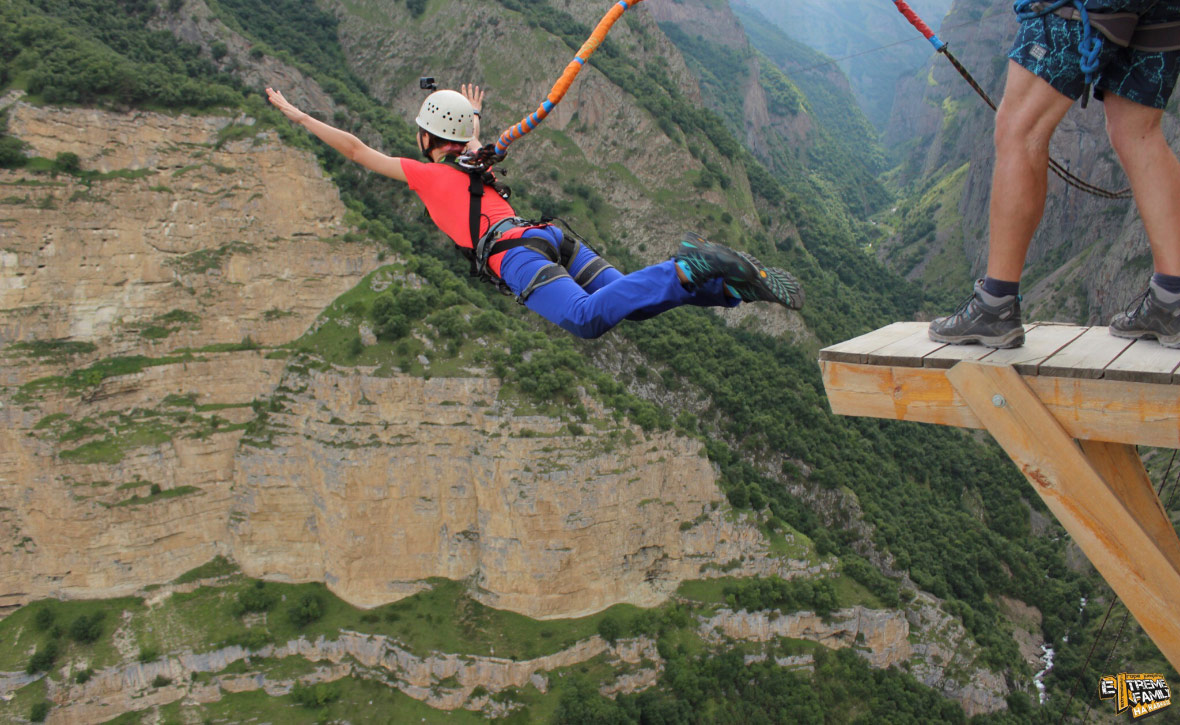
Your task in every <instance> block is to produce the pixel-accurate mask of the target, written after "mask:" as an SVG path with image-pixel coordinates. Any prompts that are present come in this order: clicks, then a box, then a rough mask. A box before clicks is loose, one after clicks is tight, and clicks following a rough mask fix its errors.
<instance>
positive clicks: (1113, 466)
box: [1078, 440, 1180, 607]
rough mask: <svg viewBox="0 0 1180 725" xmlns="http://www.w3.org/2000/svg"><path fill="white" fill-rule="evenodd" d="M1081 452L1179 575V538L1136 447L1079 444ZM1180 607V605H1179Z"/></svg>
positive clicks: (1093, 443) (1100, 443)
mask: <svg viewBox="0 0 1180 725" xmlns="http://www.w3.org/2000/svg"><path fill="white" fill-rule="evenodd" d="M1078 443H1080V444H1081V445H1082V452H1083V453H1085V454H1086V458H1089V459H1090V463H1091V464H1093V466H1094V468H1095V470H1097V471H1098V473H1099V474H1101V475H1102V478H1103V479H1104V480H1105V481H1106V483H1107V485H1108V486H1110V488H1111V489H1112V490H1113V491H1114V495H1115V496H1117V497H1118V499H1119V500H1120V501H1122V502H1123V505H1124V506H1126V507H1127V511H1129V512H1130V513H1131V515H1132V516H1134V517H1135V520H1136V521H1138V522H1139V525H1140V526H1142V527H1143V530H1144V531H1145V532H1147V535H1148V536H1150V537H1151V538H1152V539H1153V540H1154V541H1155V542H1156V543H1157V544H1159V547H1160V550H1161V551H1163V552H1164V556H1166V557H1168V561H1170V562H1172V566H1173V567H1174V568H1175V569H1176V571H1180V538H1178V537H1177V536H1176V529H1174V528H1172V520H1171V519H1170V518H1168V514H1167V511H1165V510H1164V504H1163V502H1162V501H1160V497H1159V496H1158V495H1157V494H1156V492H1155V487H1154V486H1152V484H1151V478H1150V477H1149V476H1148V475H1147V470H1146V469H1145V468H1144V467H1143V459H1141V458H1140V457H1139V451H1137V450H1135V446H1131V445H1127V444H1125V443H1107V442H1106V441H1085V440H1083V441H1078ZM1177 606H1178V607H1180V603H1177Z"/></svg>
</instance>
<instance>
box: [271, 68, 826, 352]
mask: <svg viewBox="0 0 1180 725" xmlns="http://www.w3.org/2000/svg"><path fill="white" fill-rule="evenodd" d="M460 88H461V92H457V91H450V90H444V91H437V92H435V93H432V94H431V95H430V96H429V97H428V98H427V99H426V101H425V102H424V103H423V104H422V109H421V111H420V112H419V114H418V117H417V118H416V119H415V121H416V122H417V124H418V127H419V130H418V148H419V150H420V151H421V152H422V154H423V156H424V157H425V158H426V159H428V160H429V162H430V163H423V162H421V161H415V160H413V159H406V158H397V157H392V156H387V155H385V154H383V153H381V152H379V151H376V150H374V149H372V148H369V147H368V146H366V145H365V144H364V143H363V142H361V140H360V139H358V138H357V137H356V136H354V135H352V134H350V133H348V132H346V131H342V130H340V129H338V128H334V127H332V126H330V125H328V124H326V123H323V122H322V121H318V120H316V119H314V118H312V117H311V116H309V115H308V114H306V113H304V112H303V111H301V110H299V109H298V108H296V107H295V106H294V105H292V104H291V103H290V102H289V101H287V100H286V99H285V98H283V95H282V94H281V93H279V92H278V91H275V90H273V89H271V88H268V89H266V90H267V95H268V96H269V99H270V102H271V103H272V104H274V105H275V107H276V108H278V109H279V110H280V111H282V112H283V114H284V115H285V116H287V118H289V119H291V120H292V121H293V122H295V123H297V124H299V125H301V126H303V127H304V128H306V129H307V130H308V131H310V132H311V133H312V134H314V135H315V136H316V137H318V138H319V139H320V140H321V141H323V142H324V143H326V144H328V145H329V146H331V147H332V148H334V149H336V150H337V151H339V152H340V153H342V154H344V155H345V156H346V157H348V158H349V159H351V160H352V161H355V162H357V163H358V164H360V165H362V166H364V167H365V168H367V169H369V170H370V171H375V172H377V173H379V174H383V175H385V176H388V177H390V178H392V179H397V180H398V181H404V182H406V183H407V184H409V187H410V189H412V190H413V191H414V192H415V193H416V194H418V197H419V198H420V199H421V200H422V203H423V204H425V206H426V210H427V212H428V213H429V214H430V218H431V219H432V220H433V221H434V223H435V224H436V225H438V227H439V229H441V230H442V231H443V233H445V234H446V235H447V236H448V237H450V238H451V240H452V241H453V242H454V243H455V244H456V245H457V246H458V247H459V248H460V249H461V250H463V251H465V253H466V254H468V256H474V255H475V253H476V248H477V246H478V247H479V248H480V249H481V250H482V249H483V248H484V247H485V246H486V247H487V248H488V249H490V250H491V254H490V255H487V259H486V260H484V259H480V260H479V262H480V266H481V269H482V270H484V271H486V272H487V273H490V276H491V277H492V278H493V279H494V280H497V281H498V282H499V283H500V284H501V285H502V286H503V287H505V288H507V289H508V290H510V291H511V292H512V294H514V295H516V297H517V299H518V300H519V301H520V302H522V303H523V304H524V305H526V306H527V307H528V308H529V309H531V310H533V311H534V312H536V313H538V314H540V315H541V316H542V317H544V318H545V319H547V320H549V321H550V322H553V323H554V324H556V325H559V326H560V327H562V328H563V329H565V330H568V331H569V332H571V333H573V334H574V335H577V336H578V337H582V338H595V337H598V336H600V335H602V334H603V333H605V332H606V331H608V330H610V329H611V328H612V327H614V326H615V325H617V324H618V323H619V322H620V321H622V320H624V319H630V320H642V319H647V318H649V317H652V316H654V315H657V314H659V313H661V312H664V311H665V310H669V309H672V308H674V307H679V306H680V305H686V304H688V305H698V306H706V307H712V306H716V307H733V306H736V305H738V304H740V303H741V302H742V301H770V302H777V303H779V304H782V305H784V306H785V307H788V308H790V309H799V308H800V307H801V306H802V304H803V291H802V288H801V287H800V286H799V283H798V282H797V281H796V280H795V279H794V277H792V276H791V275H789V274H787V273H786V272H783V271H782V270H778V269H774V268H771V267H764V266H763V265H762V264H761V263H759V262H758V260H756V259H754V258H753V257H751V256H749V255H747V254H743V253H740V252H735V251H733V250H731V249H728V248H726V247H723V246H721V245H719V244H713V243H711V242H707V241H705V240H703V239H700V238H699V237H689V238H686V239H685V241H683V242H681V245H680V250H679V253H678V255H677V257H675V258H674V259H671V260H668V261H666V262H662V263H660V264H655V265H652V266H650V267H645V268H644V269H641V270H638V271H636V272H633V273H631V274H628V275H624V274H622V273H621V272H619V271H618V270H616V269H615V268H614V267H612V266H611V265H610V264H608V263H607V262H606V261H605V260H603V259H601V258H600V257H599V256H598V255H597V254H596V253H595V252H594V251H593V250H592V249H590V248H589V247H587V246H585V245H581V244H578V245H576V246H574V247H572V249H571V248H570V247H568V245H567V247H566V248H567V250H569V255H568V256H569V258H568V260H562V261H565V264H564V265H562V264H559V263H558V262H557V261H555V260H558V258H559V254H558V250H561V249H562V248H563V244H562V242H563V241H564V237H563V234H562V231H561V229H560V228H558V227H555V226H553V225H550V224H534V223H529V222H526V221H524V220H523V219H520V218H518V217H517V216H516V212H514V211H513V209H512V207H511V206H510V205H509V203H508V201H507V199H505V198H503V197H502V196H501V195H500V194H499V193H497V191H496V188H495V186H494V185H487V186H485V188H484V189H483V192H484V193H483V195H482V197H479V199H478V204H479V207H478V209H479V222H478V228H477V229H476V230H475V231H476V232H477V235H478V236H477V237H476V239H473V238H472V236H473V227H475V226H476V225H475V224H474V223H473V222H472V216H473V214H472V211H471V205H472V192H471V185H472V181H471V176H470V175H469V173H468V172H466V171H464V170H461V169H460V168H458V167H457V166H456V165H454V164H453V163H442V162H446V161H448V160H451V161H453V159H454V157H456V156H458V155H460V154H463V153H465V152H467V151H474V150H476V149H478V148H480V143H479V114H480V109H481V108H482V107H483V97H484V94H483V91H482V90H480V88H479V87H478V86H468V85H463V86H461V87H460ZM489 181H490V179H489ZM481 240H483V242H484V243H483V244H481V243H479V242H480V241H481ZM513 240H517V243H516V244H513V243H512V242H513ZM493 242H494V243H495V244H494V246H491V245H492V243H493ZM550 247H551V249H550Z"/></svg>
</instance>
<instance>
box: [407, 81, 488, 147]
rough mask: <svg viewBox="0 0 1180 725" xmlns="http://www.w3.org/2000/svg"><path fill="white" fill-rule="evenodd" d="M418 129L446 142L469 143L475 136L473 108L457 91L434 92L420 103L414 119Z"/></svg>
mask: <svg viewBox="0 0 1180 725" xmlns="http://www.w3.org/2000/svg"><path fill="white" fill-rule="evenodd" d="M414 121H415V122H416V123H417V124H418V126H419V127H420V128H422V129H423V130H425V131H427V132H429V133H432V134H434V135H435V136H438V137H439V138H441V139H446V140H447V141H463V142H466V141H470V140H471V139H472V137H474V136H475V108H474V107H472V105H471V101H469V100H467V98H466V97H465V96H464V95H463V94H462V93H459V92H458V91H435V92H434V93H431V94H430V95H429V96H427V97H426V100H425V101H423V102H422V110H420V111H418V118H416V119H414Z"/></svg>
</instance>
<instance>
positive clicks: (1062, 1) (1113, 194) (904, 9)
mask: <svg viewBox="0 0 1180 725" xmlns="http://www.w3.org/2000/svg"><path fill="white" fill-rule="evenodd" d="M1072 1H1073V0H1057V1H1056V2H1054V3H1044V4H1046V5H1050V6H1053V5H1056V6H1058V7H1057V8H1056V9H1064V6H1065V5H1066V4H1067V3H1069V2H1072ZM1022 3H1025V4H1028V6H1029V11H1031V8H1032V5H1033V4H1037V3H1031V2H1029V0H1018V2H1017V7H1019V6H1020V5H1021V4H1022ZM893 4H894V5H896V6H897V10H898V12H900V13H901V14H902V15H904V16H905V18H906V20H908V21H910V24H911V25H913V26H914V27H915V28H916V29H917V30H918V32H920V33H921V34H922V35H923V36H924V37H925V38H926V40H928V41H930V44H931V45H933V46H934V50H936V51H937V52H938V53H940V54H942V55H943V56H944V57H945V58H946V59H947V60H948V61H950V64H951V65H952V66H954V68H955V70H957V71H958V72H959V75H961V76H963V80H965V81H967V84H968V85H970V86H971V88H972V89H973V90H974V91H975V92H976V93H977V94H978V95H979V97H980V98H982V99H983V101H984V103H986V104H987V105H988V108H990V109H992V110H993V111H995V110H996V104H995V102H994V101H992V99H991V97H990V96H988V94H987V92H986V91H985V90H983V88H982V87H980V85H979V83H978V82H977V81H976V80H975V78H974V77H973V76H972V75H971V73H970V71H968V70H967V69H966V68H965V67H964V66H963V64H962V63H960V62H959V59H958V58H956V57H955V56H954V54H953V53H951V51H950V48H948V47H947V44H946V43H944V42H943V41H942V40H940V39H939V37H938V36H937V35H935V33H934V31H933V30H931V29H930V26H928V25H927V24H926V23H925V22H923V21H922V18H920V17H918V14H917V13H915V12H914V11H913V9H911V8H910V6H909V4H907V3H906V2H905V0H893ZM1018 12H1019V10H1018ZM1048 12H1055V10H1050V11H1048ZM1094 16H1095V13H1088V14H1087V17H1088V18H1090V19H1091V20H1092V19H1093V18H1094ZM1149 27H1152V26H1149ZM1177 30H1178V31H1180V28H1177ZM1169 32H1171V31H1169ZM1151 37H1152V42H1157V43H1158V42H1160V39H1161V37H1163V36H1156V35H1154V34H1153V35H1152V36H1151ZM1084 70H1085V68H1083V71H1084ZM1086 95H1087V96H1088V95H1089V93H1088V91H1087V94H1086ZM1049 170H1050V171H1052V172H1053V173H1054V174H1056V175H1057V177H1058V178H1059V179H1061V180H1062V181H1064V182H1065V183H1066V184H1069V185H1070V186H1072V187H1074V188H1075V189H1079V190H1081V191H1084V192H1086V193H1087V194H1092V195H1094V196H1098V197H1102V198H1104V199H1129V198H1131V189H1130V187H1127V188H1125V189H1120V190H1119V191H1108V190H1106V189H1103V188H1102V187H1100V186H1095V185H1093V184H1091V183H1089V182H1088V181H1085V180H1084V179H1081V178H1079V177H1078V176H1075V175H1074V174H1072V173H1070V172H1069V170H1068V169H1066V168H1065V167H1064V166H1063V165H1062V164H1061V162H1059V161H1057V160H1056V159H1049Z"/></svg>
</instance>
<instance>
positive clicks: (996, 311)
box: [930, 280, 1024, 348]
mask: <svg viewBox="0 0 1180 725" xmlns="http://www.w3.org/2000/svg"><path fill="white" fill-rule="evenodd" d="M930 339H931V340H934V341H935V342H949V343H953V344H960V345H961V344H966V343H978V344H980V345H986V346H988V347H1000V348H1009V347H1020V346H1021V345H1023V344H1024V325H1023V324H1021V321H1020V296H1019V295H1009V296H1007V297H994V296H992V295H990V294H988V293H987V292H986V291H985V290H984V289H983V280H976V282H975V291H974V292H972V294H971V296H970V297H968V298H967V299H966V300H965V301H964V302H963V304H961V305H959V309H957V310H955V312H954V314H952V315H949V316H947V317H939V318H938V319H937V320H934V321H933V322H931V323H930Z"/></svg>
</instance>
